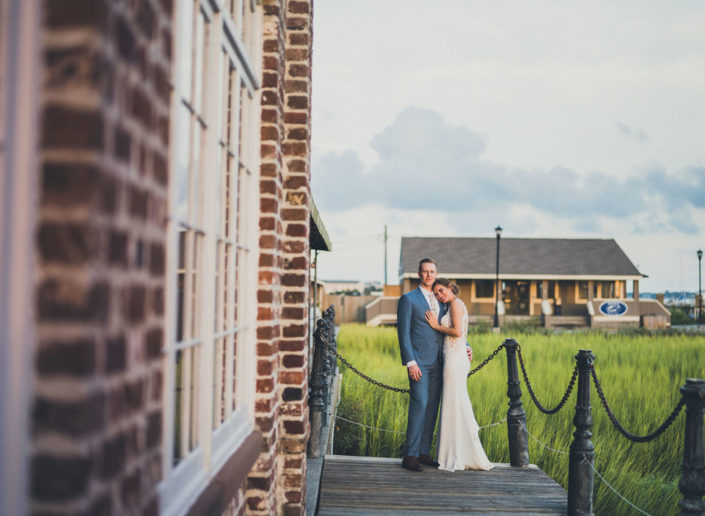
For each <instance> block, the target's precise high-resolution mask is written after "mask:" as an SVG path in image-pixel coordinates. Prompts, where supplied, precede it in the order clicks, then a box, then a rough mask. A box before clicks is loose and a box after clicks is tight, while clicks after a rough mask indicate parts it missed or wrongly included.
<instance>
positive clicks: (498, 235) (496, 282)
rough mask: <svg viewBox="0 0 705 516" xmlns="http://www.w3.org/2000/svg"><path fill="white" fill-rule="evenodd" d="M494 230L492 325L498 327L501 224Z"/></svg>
mask: <svg viewBox="0 0 705 516" xmlns="http://www.w3.org/2000/svg"><path fill="white" fill-rule="evenodd" d="M494 232H495V234H496V235H497V267H496V269H495V278H494V289H495V292H496V296H495V297H496V299H495V303H494V327H495V328H499V312H498V311H499V239H500V237H501V236H502V226H500V225H497V227H496V228H494Z"/></svg>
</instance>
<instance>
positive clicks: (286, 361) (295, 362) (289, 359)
mask: <svg viewBox="0 0 705 516" xmlns="http://www.w3.org/2000/svg"><path fill="white" fill-rule="evenodd" d="M282 365H283V366H284V367H303V365H304V357H303V356H302V355H293V354H290V353H288V354H286V355H284V356H283V357H282Z"/></svg>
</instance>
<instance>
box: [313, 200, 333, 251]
mask: <svg viewBox="0 0 705 516" xmlns="http://www.w3.org/2000/svg"><path fill="white" fill-rule="evenodd" d="M310 213H311V217H310V219H311V220H310V223H311V230H310V233H309V238H308V241H309V245H310V246H311V249H316V250H317V251H332V250H333V244H332V243H331V241H330V237H329V236H328V232H327V231H326V226H325V225H324V224H323V219H321V214H320V213H318V209H317V208H316V204H315V203H314V202H313V199H311V211H310Z"/></svg>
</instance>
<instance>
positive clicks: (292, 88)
mask: <svg viewBox="0 0 705 516" xmlns="http://www.w3.org/2000/svg"><path fill="white" fill-rule="evenodd" d="M284 89H285V90H286V92H287V93H307V94H308V93H309V82H308V80H307V79H289V80H287V81H285V82H284Z"/></svg>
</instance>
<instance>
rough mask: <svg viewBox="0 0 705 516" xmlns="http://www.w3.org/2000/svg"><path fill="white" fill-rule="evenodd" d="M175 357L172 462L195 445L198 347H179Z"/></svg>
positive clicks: (196, 433)
mask: <svg viewBox="0 0 705 516" xmlns="http://www.w3.org/2000/svg"><path fill="white" fill-rule="evenodd" d="M175 359H176V363H175V387H174V391H175V392H174V457H173V464H174V465H176V464H178V463H179V462H181V460H182V459H183V458H184V457H186V456H187V455H188V454H189V452H191V451H192V450H193V449H194V448H196V446H198V425H197V424H196V422H197V420H198V388H197V385H198V382H197V379H198V361H199V347H193V348H187V349H182V350H179V351H177V352H176V357H175Z"/></svg>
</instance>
